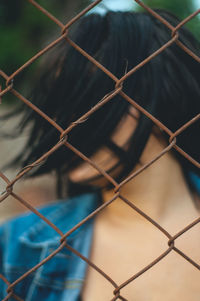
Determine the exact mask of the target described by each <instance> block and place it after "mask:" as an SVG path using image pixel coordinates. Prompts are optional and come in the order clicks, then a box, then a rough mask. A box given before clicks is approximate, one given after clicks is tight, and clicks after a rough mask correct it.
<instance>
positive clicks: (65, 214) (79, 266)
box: [0, 194, 100, 301]
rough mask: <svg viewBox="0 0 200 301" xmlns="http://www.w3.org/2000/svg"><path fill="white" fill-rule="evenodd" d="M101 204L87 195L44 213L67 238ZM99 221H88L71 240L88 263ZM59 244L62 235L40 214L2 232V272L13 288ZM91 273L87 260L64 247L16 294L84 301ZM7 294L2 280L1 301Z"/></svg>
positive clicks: (17, 288) (11, 223)
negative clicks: (94, 225) (85, 289)
mask: <svg viewBox="0 0 200 301" xmlns="http://www.w3.org/2000/svg"><path fill="white" fill-rule="evenodd" d="M99 205H100V200H98V196H97V195H96V194H85V195H82V196H79V197H75V198H72V199H68V200H62V201H58V202H56V203H53V204H50V205H48V206H46V207H43V208H42V209H40V210H39V211H40V212H41V213H42V214H43V215H44V216H45V217H46V218H48V219H49V220H50V221H51V222H52V223H53V224H55V225H56V226H57V227H58V228H59V229H60V230H61V231H62V232H63V233H66V232H67V231H68V230H70V229H71V228H72V227H73V226H74V225H76V224H77V223H78V222H79V221H81V220H82V219H83V218H84V217H86V216H88V215H89V214H90V213H91V212H92V211H93V210H95V209H96V208H97V207H98V206H99ZM93 221H94V219H91V220H89V221H87V222H86V223H85V224H84V225H82V226H81V227H80V228H78V229H77V230H75V231H74V232H73V233H72V234H71V235H70V236H69V237H68V238H67V243H68V244H69V245H70V246H71V247H73V248H74V249H76V250H77V251H78V252H80V253H81V254H82V255H84V256H85V257H87V258H88V257H89V255H90V247H91V241H92V232H93ZM59 245H60V236H59V234H58V233H57V232H56V231H55V230H54V229H53V228H52V227H50V226H49V225H48V224H47V223H45V222H44V221H43V220H41V219H40V218H39V217H38V216H37V215H35V214H33V213H27V214H24V215H22V216H20V217H18V218H15V219H13V220H11V221H9V222H7V223H5V224H4V225H2V226H1V228H0V273H1V274H3V275H4V276H5V277H6V279H7V280H8V281H9V282H10V283H12V282H13V281H15V280H16V279H18V278H19V277H20V276H22V275H24V273H26V272H27V271H28V270H29V269H31V268H32V267H34V266H35V265H36V264H38V263H39V262H41V261H42V260H43V259H45V258H46V257H47V256H49V255H50V254H51V253H52V252H53V251H54V250H56V249H57V248H58V247H59ZM86 268H87V264H86V263H85V261H83V260H82V259H80V258H79V257H78V256H76V255H75V254H74V253H72V252H71V251H69V250H68V249H67V248H63V249H62V250H61V251H60V252H59V253H57V254H56V255H55V256H54V257H53V258H51V259H50V260H49V261H48V262H46V263H45V264H44V265H42V266H41V267H39V268H38V269H36V270H35V271H34V272H32V273H31V274H29V275H28V277H26V278H25V279H24V280H22V281H20V282H19V283H18V284H17V285H16V286H15V287H14V293H15V294H16V295H18V296H19V297H21V298H22V299H25V300H26V301H35V300H37V301H38V300H45V301H58V300H59V301H62V300H63V301H68V300H69V301H78V300H80V295H81V290H82V286H83V282H84V279H85V273H86ZM6 289H7V285H6V284H5V282H4V281H3V280H1V279H0V300H2V299H3V298H4V297H5V296H7V292H6ZM9 300H12V301H13V300H15V299H14V298H10V299H9Z"/></svg>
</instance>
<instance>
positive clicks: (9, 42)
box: [0, 0, 88, 101]
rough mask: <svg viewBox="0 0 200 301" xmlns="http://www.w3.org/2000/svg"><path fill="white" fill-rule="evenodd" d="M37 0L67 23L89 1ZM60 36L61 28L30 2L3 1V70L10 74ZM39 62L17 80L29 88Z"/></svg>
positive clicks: (0, 41) (0, 47)
mask: <svg viewBox="0 0 200 301" xmlns="http://www.w3.org/2000/svg"><path fill="white" fill-rule="evenodd" d="M37 2H38V3H39V4H40V5H42V6H43V7H45V9H47V10H48V11H49V12H51V13H52V14H53V15H54V16H56V17H57V18H58V19H60V20H61V21H62V22H64V23H66V22H67V21H68V20H69V19H70V18H72V17H73V16H74V15H75V14H76V13H77V12H79V11H80V10H81V9H82V8H84V7H85V6H86V5H87V3H88V1H87V0H73V1H71V0H68V1H67V0H48V1H44V0H43V1H42V0H39V1H37ZM59 35H60V28H59V27H58V26H57V25H56V24H55V23H54V22H53V21H51V20H50V19H49V18H48V17H47V16H45V15H44V14H43V13H42V12H40V11H39V10H38V9H37V8H35V7H34V6H33V5H32V4H31V3H29V2H28V1H25V0H1V1H0V69H1V70H3V71H4V72H5V73H7V74H8V75H10V74H12V73H13V72H14V71H15V70H17V69H18V68H19V67H20V66H22V65H23V64H24V63H25V62H26V61H28V60H29V59H30V58H31V57H32V56H34V55H35V54H36V53H37V52H38V51H40V50H41V49H42V48H43V47H44V46H46V45H47V44H48V43H49V42H51V41H53V40H54V39H55V38H57V37H58V36H59ZM36 65H37V62H36V63H34V64H33V65H30V66H29V67H28V68H27V69H26V71H22V72H21V73H20V74H19V75H18V76H17V77H16V79H15V83H16V82H17V85H19V86H20V87H23V88H24V87H26V80H27V81H29V82H30V81H31V72H32V71H33V69H34V68H35V66H36ZM0 85H2V87H3V88H5V80H3V79H2V78H0ZM17 87H18V86H17ZM6 98H7V97H6ZM8 101H9V99H8Z"/></svg>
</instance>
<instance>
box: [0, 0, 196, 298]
mask: <svg viewBox="0 0 200 301" xmlns="http://www.w3.org/2000/svg"><path fill="white" fill-rule="evenodd" d="M28 1H29V2H30V3H31V4H32V5H33V6H35V7H36V8H37V9H38V10H40V11H41V13H43V14H44V15H46V16H47V17H48V18H50V19H51V20H52V21H53V22H54V23H55V24H56V25H57V26H59V27H60V29H61V35H60V36H59V37H58V38H57V39H56V40H54V41H53V42H52V43H50V44H49V45H48V46H46V47H45V48H44V49H42V50H41V51H39V52H38V53H37V54H36V55H35V56H33V57H32V58H31V59H30V60H28V61H27V62H26V63H25V64H24V65H23V66H21V67H20V68H19V69H17V70H16V71H15V72H13V73H12V74H11V75H7V74H6V73H5V72H3V71H2V70H0V76H1V77H2V78H3V79H4V80H5V83H6V88H5V89H4V90H3V91H0V99H1V98H2V97H3V96H4V95H6V94H7V93H12V94H13V95H14V96H16V97H17V98H18V99H19V100H20V101H22V102H24V103H25V104H26V105H27V106H29V107H30V108H31V109H32V110H34V111H35V112H37V113H38V114H39V115H41V116H42V117H43V118H44V119H46V120H47V122H49V123H50V124H51V125H52V126H53V127H54V128H56V129H57V131H58V133H59V134H60V139H59V141H58V143H57V144H56V145H54V146H53V147H52V148H51V149H50V150H49V151H48V152H47V153H45V154H44V155H42V156H41V157H40V158H38V159H37V160H36V161H35V162H33V163H32V164H30V165H28V166H26V167H25V168H23V169H22V170H21V171H19V172H18V174H17V176H16V177H15V178H14V179H12V180H9V179H8V178H7V177H6V176H5V175H4V174H3V173H0V177H1V178H2V180H3V181H4V182H5V184H6V190H5V192H4V193H3V194H2V195H1V198H0V202H3V201H4V202H5V201H6V198H7V197H8V196H12V197H13V198H15V199H16V200H17V201H18V202H20V203H21V204H23V205H24V206H25V207H26V208H28V209H29V210H30V211H32V212H33V213H34V214H36V215H37V216H38V217H39V218H41V219H42V220H43V221H44V222H45V223H47V224H48V225H49V226H50V227H52V228H53V229H54V230H55V231H56V232H57V233H58V234H59V235H60V246H59V247H58V248H57V249H56V250H55V251H54V252H52V253H51V254H50V255H49V256H48V257H47V258H45V259H44V260H42V261H41V262H40V263H38V264H37V265H35V266H34V267H33V268H31V269H30V270H29V271H27V272H26V273H25V274H23V275H21V277H20V278H18V279H17V280H16V281H14V282H13V283H9V282H8V280H7V279H6V278H5V277H4V276H3V275H1V274H0V278H1V279H2V281H4V282H5V283H6V284H7V286H8V288H7V296H6V297H5V298H4V299H3V301H6V300H9V298H10V297H12V298H14V299H16V300H22V299H21V298H20V296H17V295H16V294H15V286H16V285H17V284H18V283H19V282H21V281H23V279H24V278H25V277H27V276H28V275H29V274H31V273H33V272H34V271H35V270H37V269H38V268H39V267H40V266H42V265H43V264H45V263H46V262H47V261H49V260H51V259H52V258H53V257H54V256H55V255H56V254H57V253H58V252H60V251H61V250H62V249H63V248H67V249H68V250H70V251H71V252H73V253H74V254H76V255H77V256H79V257H80V258H81V259H82V260H84V261H85V262H87V263H88V265H90V266H91V267H92V268H93V269H95V270H96V271H97V272H98V273H100V274H101V275H102V276H103V277H104V278H105V279H106V280H107V281H109V282H110V283H111V284H112V286H113V295H114V297H113V298H112V300H113V301H114V300H117V299H120V300H126V299H125V298H124V297H123V296H122V295H121V293H120V290H121V289H122V288H123V287H125V286H126V285H128V284H129V283H130V282H132V281H134V280H135V279H136V278H137V277H139V276H140V275H142V274H143V273H145V272H146V271H147V270H149V269H151V268H152V267H153V266H154V265H155V264H156V263H158V262H159V261H161V260H162V259H163V258H164V257H165V256H167V255H168V254H169V253H170V252H171V251H172V250H173V251H175V252H176V253H178V254H179V255H180V256H182V257H183V258H184V259H185V260H187V261H188V262H189V263H190V264H192V265H193V266H195V267H196V268H197V269H200V265H199V264H198V263H196V262H195V261H193V260H192V259H191V258H190V257H189V256H188V255H186V254H184V253H183V252H182V251H181V250H180V249H178V248H177V247H176V246H175V240H176V239H177V238H178V237H180V236H181V235H182V234H183V233H185V232H186V231H188V230H189V229H191V228H192V227H194V226H195V225H196V224H197V223H199V222H200V217H199V218H197V219H196V220H194V221H193V222H192V223H190V224H189V225H187V226H186V227H185V228H183V229H182V230H181V231H179V232H178V233H176V234H175V235H171V234H170V233H168V231H166V229H164V228H163V227H162V226H161V225H159V224H158V223H157V222H156V221H155V220H153V219H152V218H151V217H150V216H148V215H147V214H146V213H144V212H143V211H142V210H140V209H139V208H137V207H136V206H135V205H134V203H133V202H131V201H130V200H128V199H127V198H125V197H124V196H123V195H122V194H121V192H120V188H121V187H122V186H123V185H124V184H125V183H127V182H128V181H130V180H132V179H133V178H134V177H136V176H137V175H138V174H140V173H141V172H143V171H144V170H145V169H146V168H148V167H149V166H150V165H151V164H153V163H154V162H155V161H156V160H158V159H159V158H161V157H162V156H163V155H164V154H166V153H167V152H168V151H169V150H171V149H172V148H174V149H176V151H178V152H179V153H180V154H181V155H182V156H184V157H185V158H186V159H187V160H189V161H190V162H192V163H193V164H194V165H195V166H196V167H198V168H199V167H200V163H199V162H197V161H196V160H195V159H194V158H192V157H191V156H189V155H188V154H187V153H186V152H184V151H183V150H182V149H181V148H180V147H178V146H177V145H176V137H177V136H178V135H179V134H180V133H182V132H183V131H185V130H186V129H187V128H188V127H189V126H190V125H191V124H192V123H194V122H196V121H197V120H198V119H200V113H199V114H197V115H196V116H195V117H194V118H193V119H191V120H190V121H188V122H187V123H185V124H184V125H183V126H182V127H180V128H179V129H178V130H177V131H175V132H172V131H171V130H170V129H168V128H167V127H166V126H165V125H164V124H163V123H161V122H160V121H159V120H158V119H156V118H155V117H154V116H153V115H151V114H150V113H149V112H147V111H146V110H145V109H144V108H143V107H141V106H140V105H139V104H137V103H136V102H135V101H134V99H132V98H130V97H129V96H128V95H127V94H126V93H125V92H124V91H123V82H124V81H126V79H127V78H128V77H129V76H130V75H132V74H133V73H134V72H136V71H137V70H138V69H140V68H141V67H142V66H144V65H145V64H147V63H148V62H149V61H150V60H152V59H153V58H154V57H155V56H157V55H158V54H160V53H161V52H163V51H164V50H165V49H166V48H167V47H169V46H170V45H172V44H173V43H176V44H177V45H178V46H179V47H180V48H182V49H183V50H184V51H185V52H186V53H187V54H188V55H190V56H191V57H192V58H193V59H194V60H196V62H197V63H199V62H200V58H199V57H198V56H197V55H196V54H195V53H193V52H192V51H191V50H190V49H189V48H187V47H186V46H185V45H184V44H183V43H182V42H181V41H180V40H179V32H178V30H179V29H180V28H181V27H182V26H183V25H184V24H185V23H187V22H189V21H190V20H191V19H192V18H194V17H195V16H196V15H197V14H199V13H200V9H198V10H197V11H195V12H194V13H192V14H191V15H190V16H188V17H187V18H185V19H184V20H182V21H181V22H180V23H179V24H178V25H177V26H176V27H173V26H172V25H171V24H170V23H169V22H168V21H167V20H165V19H164V18H162V17H161V16H160V15H159V14H157V13H156V12H155V11H153V10H152V9H151V8H149V7H147V6H146V5H145V4H144V3H143V2H142V1H140V0H134V1H135V2H137V3H138V4H139V5H140V6H141V7H143V8H144V9H145V10H146V11H148V12H149V13H150V14H151V15H153V16H154V17H155V18H157V19H158V20H159V21H160V22H162V23H163V24H164V25H165V26H166V27H168V28H169V29H170V30H171V39H170V40H169V41H168V42H167V43H165V44H164V45H163V46H162V47H160V48H159V49H158V50H157V51H155V52H154V53H152V54H151V55H150V56H149V57H147V58H146V59H145V60H143V61H142V62H140V63H139V64H138V65H137V66H135V67H134V68H133V69H131V70H130V71H129V72H128V73H126V74H125V75H124V76H122V77H121V78H117V77H116V76H115V75H114V74H113V73H111V72H110V71H109V70H108V69H106V68H105V67H104V66H103V65H101V64H100V63H99V62H98V61H96V60H95V58H93V57H92V56H90V55H89V54H88V53H87V52H85V51H84V50H83V49H81V48H80V47H79V46H78V45H77V44H76V43H75V42H74V41H73V40H71V39H70V38H69V36H68V30H69V28H70V27H71V25H72V24H73V23H75V22H76V21H77V20H78V19H80V18H81V17H82V16H83V15H85V14H86V13H87V12H88V11H90V10H91V9H92V8H93V7H95V6H97V5H98V4H99V3H100V2H102V0H97V1H94V2H93V3H92V4H90V5H89V6H88V7H87V8H85V9H84V10H82V11H81V12H80V13H78V14H77V15H76V16H75V17H74V18H72V19H71V20H70V21H69V22H68V23H67V24H63V23H62V22H61V21H60V20H58V19H57V18H56V17H54V16H53V15H52V14H51V13H50V12H48V11H47V10H45V9H44V8H43V7H42V6H40V5H39V4H38V3H37V2H36V1H34V0H28ZM62 40H65V41H66V42H67V43H69V44H70V45H71V46H72V47H74V48H75V49H76V50H77V51H79V52H80V53H81V54H82V55H83V56H84V57H86V58H87V59H88V60H89V61H90V62H92V64H94V65H95V66H96V67H97V68H99V69H101V70H102V71H103V72H104V73H106V74H107V76H109V77H110V78H111V79H112V80H113V81H114V82H115V89H114V91H111V92H110V93H109V94H107V95H105V96H104V98H103V99H102V100H101V101H100V102H98V103H97V104H96V105H95V106H94V107H93V108H92V109H91V110H89V111H88V112H87V113H86V114H84V115H83V116H81V117H80V118H79V119H78V120H77V121H75V122H73V123H72V124H71V125H70V126H69V127H68V128H66V129H63V128H62V127H60V126H59V124H58V123H56V122H55V121H54V120H53V119H51V118H50V117H49V116H47V115H46V114H45V113H44V112H42V111H41V110H40V109H39V108H38V107H37V106H35V105H34V104H32V103H31V102H30V101H29V100H28V99H26V98H25V97H24V96H23V95H21V94H20V93H19V92H18V91H16V90H15V89H14V84H13V82H14V79H15V77H16V76H17V75H18V74H19V73H20V72H22V71H23V70H24V69H25V68H27V67H28V66H29V65H30V64H32V63H33V62H34V61H35V60H37V59H38V58H39V57H41V56H42V55H43V54H45V53H46V52H48V51H49V50H50V49H51V48H53V47H54V46H55V45H57V44H58V43H59V42H61V41H62ZM117 94H119V95H121V96H122V97H123V98H124V99H125V100H126V101H128V102H129V103H130V104H131V105H132V106H133V107H135V108H136V109H138V110H139V111H140V112H141V113H143V114H145V115H146V116H147V117H148V118H150V119H151V120H152V121H153V122H154V124H155V125H157V126H158V127H159V128H161V129H162V130H163V131H164V132H166V133H167V134H168V135H169V145H168V146H167V147H166V148H165V149H164V150H163V151H162V152H160V153H159V154H158V155H157V156H156V157H155V158H153V159H152V160H151V161H150V162H148V163H147V164H145V165H144V166H142V167H141V168H140V169H139V170H137V171H136V172H134V173H132V174H131V175H130V176H128V177H127V178H126V179H125V180H123V181H122V182H121V183H117V182H116V181H115V180H114V178H112V177H111V176H110V175H109V174H108V173H107V172H106V171H105V170H103V169H102V168H101V167H100V166H98V165H97V164H96V163H95V162H93V161H92V160H91V159H90V158H88V157H86V156H85V155H84V154H83V153H81V152H80V151H79V150H78V149H76V148H75V147H74V146H73V145H71V144H70V143H69V142H68V140H67V137H68V134H69V133H70V131H71V130H72V129H73V128H74V127H76V126H77V125H78V124H79V123H81V122H83V121H84V120H85V119H86V118H88V117H89V116H90V115H91V114H93V113H94V112H95V111H97V110H98V109H99V108H100V107H102V106H103V105H104V104H106V103H107V102H109V101H110V100H111V99H112V98H113V97H114V96H115V95H117ZM63 145H64V146H65V147H67V148H69V149H70V150H72V151H73V152H74V153H75V154H76V155H77V156H79V157H80V158H82V159H83V160H84V161H87V162H88V163H89V164H90V165H92V166H93V167H94V168H95V169H96V170H97V171H98V172H99V174H101V175H103V177H105V178H106V179H107V180H108V181H109V182H110V183H111V184H112V185H113V186H114V187H113V193H114V196H113V198H112V199H111V200H109V201H107V202H105V203H104V204H102V205H101V206H99V207H98V208H97V209H96V210H95V211H94V212H92V213H91V214H90V215H89V216H87V217H86V218H85V219H84V220H82V221H81V222H79V223H78V224H77V225H76V226H74V227H73V228H72V229H70V230H69V231H68V232H67V233H62V232H61V231H60V229H59V228H57V227H56V226H55V225H54V224H53V223H52V222H51V221H49V220H48V219H47V218H46V217H45V216H43V215H42V214H41V213H40V212H38V210H37V209H36V208H34V207H33V206H32V205H31V204H30V203H29V202H28V201H27V200H25V199H23V198H22V197H20V195H18V194H16V193H15V192H14V185H15V183H16V182H17V181H18V180H19V179H21V178H22V177H23V176H24V175H25V174H26V173H28V172H29V171H30V170H31V169H33V168H34V167H36V166H37V165H38V164H41V163H43V162H44V161H45V159H46V158H47V157H48V156H50V155H51V154H52V153H53V152H56V150H58V149H59V148H60V147H61V146H63ZM116 198H120V199H121V200H122V201H123V202H124V203H126V204H127V205H128V206H130V208H132V209H133V210H135V211H136V212H137V213H138V214H139V215H141V216H143V217H144V218H145V219H146V220H148V221H149V222H150V223H152V225H153V226H155V227H156V228H157V229H158V230H159V231H161V232H162V233H163V234H164V235H165V236H166V245H167V247H166V250H165V252H163V253H162V254H161V255H160V256H159V257H157V258H156V259H155V260H154V261H152V262H150V263H149V264H148V265H147V266H145V267H144V268H143V269H142V270H140V271H139V272H137V273H136V274H134V275H132V277H131V278H129V279H127V280H126V281H125V282H123V283H121V284H120V285H117V284H116V282H115V281H114V280H113V279H111V278H110V277H109V275H107V274H106V273H105V272H104V271H103V270H101V269H100V268H99V267H98V266H96V265H95V263H94V262H91V261H90V259H88V258H85V257H84V256H83V255H82V254H80V253H79V252H78V251H77V250H75V249H74V248H72V247H71V246H69V245H68V243H67V238H68V236H69V235H70V234H71V233H72V232H74V231H75V230H76V229H77V228H79V227H80V226H81V225H83V224H84V223H85V222H86V221H88V220H89V219H91V218H92V217H94V216H95V215H96V214H97V213H99V212H100V211H102V210H103V209H104V208H105V207H106V206H109V205H110V204H111V203H112V202H113V201H114V200H115V199H116Z"/></svg>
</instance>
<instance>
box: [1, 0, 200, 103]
mask: <svg viewBox="0 0 200 301" xmlns="http://www.w3.org/2000/svg"><path fill="white" fill-rule="evenodd" d="M196 1H198V0H196ZM143 2H144V3H145V4H147V5H148V6H150V7H152V8H165V9H167V10H169V11H171V12H173V13H175V14H176V15H177V16H178V17H179V18H180V19H184V18H185V17H186V16H188V15H189V14H191V13H192V12H194V11H195V10H196V9H197V2H195V1H192V0H144V1H143ZM38 3H39V4H41V5H42V6H44V7H45V8H46V9H47V10H49V11H50V12H51V13H52V14H53V15H55V16H56V17H58V19H60V20H61V21H62V22H63V23H66V22H67V21H68V20H69V19H71V18H72V17H73V16H75V15H76V13H78V12H79V11H81V10H82V9H83V8H84V7H86V6H87V4H89V3H90V1H88V0H48V1H44V0H43V1H38ZM122 3H123V5H124V9H127V7H126V6H127V3H128V5H129V7H130V9H134V10H141V8H140V7H139V6H138V5H134V2H133V1H132V0H121V1H117V0H105V1H103V2H102V3H100V4H99V5H98V8H97V9H96V10H97V11H98V9H99V12H100V10H101V8H104V9H105V7H107V8H111V9H115V10H118V9H121V7H122ZM119 4H120V5H119ZM125 4H126V5H125ZM125 7H126V8H125ZM187 27H189V28H190V30H191V31H192V32H193V33H194V34H195V36H196V37H197V38H198V39H200V18H199V16H197V17H195V18H194V19H192V20H191V21H190V22H189V23H188V24H187ZM59 34H60V29H59V27H58V26H57V25H55V24H54V22H52V21H51V20H50V19H48V18H47V17H46V16H45V15H44V14H42V13H41V12H40V11H39V10H37V9H36V8H35V7H34V6H33V5H32V4H30V3H29V2H28V1H26V0H1V2H0V69H1V70H3V71H5V72H6V73H7V74H8V75H9V74H12V73H13V72H14V71H15V70H16V69H18V68H19V67H20V66H21V65H23V64H24V63H25V62H26V61H27V60H28V59H29V58H31V57H32V56H33V55H34V54H36V53H37V52H38V51H39V50H40V49H42V48H43V47H45V46H46V45H47V44H48V43H50V42H51V41H53V40H54V39H55V38H56V37H58V36H59ZM36 65H37V62H36V63H34V64H33V65H32V66H30V67H28V68H27V69H26V70H25V71H23V72H21V73H20V74H19V75H18V76H17V78H16V79H15V81H17V87H18V85H19V87H23V89H24V87H28V82H27V84H26V80H27V78H28V81H29V82H30V79H31V72H32V70H33V69H34V68H35V66H36ZM22 83H23V84H22ZM0 84H1V85H2V88H4V87H5V81H4V80H2V78H0ZM4 98H6V99H8V102H9V101H11V99H10V98H9V97H7V96H6V97H4ZM4 98H3V100H4Z"/></svg>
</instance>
